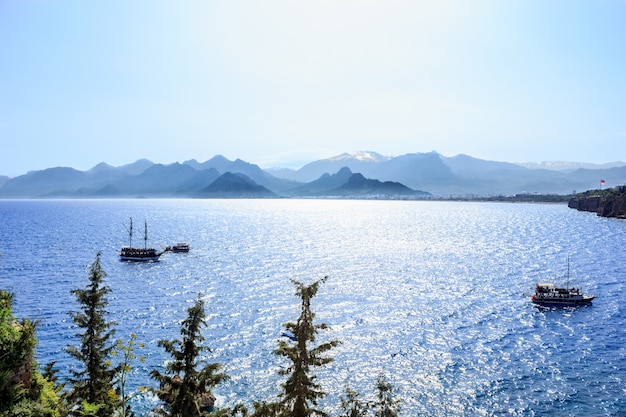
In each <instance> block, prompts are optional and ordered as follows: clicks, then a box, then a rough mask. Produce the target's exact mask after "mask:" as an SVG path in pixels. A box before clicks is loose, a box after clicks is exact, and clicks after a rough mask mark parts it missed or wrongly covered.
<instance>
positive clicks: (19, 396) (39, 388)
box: [0, 290, 59, 417]
mask: <svg viewBox="0 0 626 417" xmlns="http://www.w3.org/2000/svg"><path fill="white" fill-rule="evenodd" d="M13 298H14V296H13V294H11V293H9V292H7V291H4V290H0V415H2V416H24V417H38V416H41V417H44V416H46V417H56V416H59V407H58V402H59V397H58V395H57V392H56V391H55V389H54V384H53V383H52V382H51V381H50V380H48V379H46V378H45V377H44V376H43V375H42V374H41V372H40V371H39V369H38V366H37V363H36V361H35V360H34V350H35V346H36V345H37V339H36V337H35V323H34V322H33V321H31V320H21V321H18V320H17V319H16V318H15V317H14V316H13V312H12V307H13Z"/></svg>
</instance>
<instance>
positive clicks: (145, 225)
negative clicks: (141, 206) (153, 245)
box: [143, 220, 148, 249]
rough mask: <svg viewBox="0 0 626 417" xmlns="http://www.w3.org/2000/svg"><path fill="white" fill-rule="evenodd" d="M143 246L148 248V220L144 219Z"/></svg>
mask: <svg viewBox="0 0 626 417" xmlns="http://www.w3.org/2000/svg"><path fill="white" fill-rule="evenodd" d="M143 248H144V249H148V222H147V221H146V220H144V232H143Z"/></svg>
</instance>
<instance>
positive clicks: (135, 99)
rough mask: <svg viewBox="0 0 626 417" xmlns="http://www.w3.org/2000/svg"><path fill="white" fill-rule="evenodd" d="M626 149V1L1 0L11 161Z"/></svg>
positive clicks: (525, 154)
mask: <svg viewBox="0 0 626 417" xmlns="http://www.w3.org/2000/svg"><path fill="white" fill-rule="evenodd" d="M359 150H370V151H376V152H378V153H381V154H383V155H389V156H396V155H402V154H405V153H413V152H430V151H433V150H436V151H438V152H439V153H441V154H443V155H446V156H454V155H457V154H459V153H465V154H469V155H471V156H474V157H478V158H482V159H491V160H498V161H511V162H515V161H543V160H565V161H584V162H609V161H616V160H622V161H623V160H626V1H624V0H612V1H605V0H586V1H575V0H550V1H546V0H536V1H533V0H506V1H502V0H493V1H491V0H485V1H470V0H463V1H442V0H436V1H417V0H409V1H394V0H379V1H368V0H354V1H343V0H306V1H305V0H266V1H260V0H258V1H239V0H224V1H216V0H215V1H211V0H198V1H185V0H182V1H181V0H176V1H169V0H168V1H164V0H162V1H160V0H119V1H118V0H107V1H85V0H76V1H70V0H58V1H53V0H28V1H24V0H0V174H4V175H9V176H16V175H20V174H23V173H26V171H29V170H34V169H44V168H50V167H55V166H72V167H74V168H77V169H81V170H85V169H89V168H91V167H93V166H94V165H96V164H97V163H99V162H107V163H109V164H111V165H114V166H118V165H123V164H127V163H131V162H134V161H135V160H137V159H140V158H148V159H150V160H152V161H153V162H157V163H171V162H176V161H179V162H182V161H184V160H187V159H192V158H195V159H197V160H198V161H201V162H203V161H205V160H207V159H209V158H211V157H212V156H214V155H216V154H221V155H224V156H225V157H227V158H229V159H236V158H241V159H243V160H245V161H248V162H252V163H256V164H258V165H260V166H261V167H270V166H285V167H296V168H298V167H300V166H302V165H303V164H304V163H307V162H310V161H312V160H316V159H321V158H327V157H331V156H334V155H337V154H340V153H343V152H354V151H359Z"/></svg>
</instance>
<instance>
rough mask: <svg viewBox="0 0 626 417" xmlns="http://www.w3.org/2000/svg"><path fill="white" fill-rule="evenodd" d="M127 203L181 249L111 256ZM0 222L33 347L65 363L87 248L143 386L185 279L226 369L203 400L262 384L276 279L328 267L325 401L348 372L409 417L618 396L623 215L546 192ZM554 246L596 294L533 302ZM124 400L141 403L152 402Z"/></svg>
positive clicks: (192, 204)
mask: <svg viewBox="0 0 626 417" xmlns="http://www.w3.org/2000/svg"><path fill="white" fill-rule="evenodd" d="M131 216H132V217H133V218H134V219H135V220H136V221H137V222H138V223H143V220H144V219H145V220H146V221H147V222H148V226H149V228H150V236H149V242H150V244H152V245H154V246H156V247H160V246H166V245H170V244H173V243H175V242H177V241H189V242H190V243H191V251H190V252H189V253H188V254H174V253H167V254H165V255H163V256H162V258H161V261H160V262H157V263H149V264H133V263H124V262H120V261H118V251H119V248H120V247H121V246H122V245H125V244H127V239H128V236H127V234H126V230H125V228H124V224H127V223H128V218H129V217H131ZM0 220H1V221H2V223H1V224H2V231H1V234H2V235H1V236H0V237H1V239H0V253H2V254H3V257H2V258H1V259H0V287H2V288H6V289H9V290H11V291H13V292H15V294H16V299H15V300H16V301H15V309H16V314H17V315H18V316H20V317H22V316H26V317H34V318H38V319H40V320H41V325H40V327H39V328H38V336H39V339H40V345H39V348H38V352H39V353H38V357H39V360H40V362H41V363H44V364H45V363H47V362H49V361H52V360H55V361H57V364H58V366H59V367H60V368H61V373H62V374H64V375H66V374H67V370H68V369H69V367H70V366H73V365H75V364H74V363H73V362H72V361H71V360H70V358H69V357H68V355H67V354H64V352H63V348H64V347H65V346H67V345H70V344H76V343H77V340H76V338H75V333H76V329H75V328H73V326H72V323H71V320H70V319H69V316H68V314H67V313H68V312H69V311H75V310H76V309H78V305H77V303H76V301H75V299H73V297H72V296H71V294H70V290H71V289H75V288H81V287H84V286H85V285H86V280H87V276H88V267H89V265H90V263H91V262H93V260H94V259H95V254H96V253H97V252H98V251H101V252H102V264H103V267H104V269H105V271H106V272H107V274H108V276H107V284H108V285H109V286H110V287H111V289H112V293H111V295H110V297H109V311H110V313H111V314H110V315H111V319H112V320H115V321H116V322H117V337H120V338H125V339H127V338H128V337H129V335H130V333H132V332H134V333H137V334H138V336H139V339H140V341H141V342H143V343H145V344H146V347H145V351H144V352H141V353H142V354H145V355H146V356H147V360H146V362H145V363H144V364H141V365H139V366H138V368H137V369H135V370H134V372H133V375H132V378H131V385H132V386H133V387H134V388H137V387H138V386H140V385H154V383H153V381H151V380H150V379H149V375H148V374H149V372H150V370H151V369H154V368H156V367H158V368H161V367H163V366H164V363H165V361H166V360H167V359H168V358H167V357H166V355H165V353H164V352H163V351H162V349H160V348H158V346H157V343H158V340H160V339H172V338H178V337H180V334H179V329H180V322H181V320H182V319H184V318H185V315H186V310H187V308H189V306H190V305H191V304H192V303H193V302H194V300H195V299H196V298H197V297H198V295H199V294H200V296H201V297H203V298H204V300H205V301H206V311H207V314H208V327H207V329H206V331H205V336H206V344H207V345H208V346H210V347H211V349H212V350H211V352H208V353H207V356H206V360H208V361H209V362H220V363H222V364H223V365H224V371H225V372H226V373H227V374H229V375H230V376H231V380H230V381H228V382H227V383H224V384H222V385H220V386H219V387H218V388H217V390H216V394H217V396H218V400H219V404H218V405H233V404H234V403H236V402H239V401H243V402H245V403H247V404H250V403H251V402H252V401H260V400H272V399H274V398H275V396H276V395H277V393H278V392H279V383H280V382H281V381H282V380H281V378H280V377H279V376H277V375H276V371H277V370H278V369H279V368H280V367H281V366H283V365H285V363H284V362H281V359H280V358H279V357H277V356H275V355H273V354H272V351H273V350H274V349H275V348H276V346H277V340H278V339H279V338H280V334H281V331H282V324H283V323H285V322H287V321H293V320H295V319H296V318H297V316H298V314H299V300H298V298H296V297H295V295H294V293H295V289H294V287H293V285H292V284H291V283H290V280H291V279H293V280H297V281H301V282H303V283H310V282H313V281H314V280H317V279H320V278H322V277H324V276H329V279H328V281H327V282H326V283H325V284H324V285H322V287H321V288H320V291H319V293H318V296H317V297H316V298H315V299H314V300H313V308H314V310H315V312H316V320H317V322H320V323H321V322H324V323H327V324H328V325H329V326H330V330H329V331H326V332H323V333H322V334H320V335H319V337H318V340H317V341H318V342H322V341H325V340H331V339H338V340H341V341H342V344H341V345H340V346H339V347H337V348H336V349H334V350H332V351H331V355H332V356H333V357H334V358H335V361H334V362H332V363H331V364H330V365H329V366H327V367H326V368H324V369H320V370H317V371H316V374H317V375H318V378H319V382H320V383H321V385H322V387H323V389H324V390H325V391H326V392H327V393H328V396H327V398H326V399H325V400H324V401H323V404H322V406H323V407H324V409H325V410H326V411H327V412H330V413H331V414H333V415H336V414H338V410H339V400H338V398H339V396H342V395H343V394H344V391H345V388H346V387H347V386H349V387H351V388H353V389H356V390H357V391H358V392H360V393H362V396H363V397H364V398H365V399H373V395H374V387H375V381H376V378H377V377H378V375H380V374H381V373H382V374H384V375H385V376H386V377H387V379H388V380H389V382H391V383H392V384H393V387H394V392H395V393H396V395H397V397H398V398H400V399H401V409H402V412H401V414H402V415H407V416H408V415H425V416H466V415H478V416H480V415H484V416H495V415H509V416H517V415H519V416H522V415H524V416H527V415H536V416H539V415H559V416H561V415H572V416H574V415H598V414H600V415H619V414H620V413H625V412H626V402H625V400H624V398H625V392H624V379H625V378H626V350H625V349H624V348H623V345H624V339H625V337H624V336H625V335H624V332H625V330H624V328H623V326H622V323H623V322H624V313H623V311H622V306H623V305H624V302H626V300H625V299H624V298H625V296H624V284H623V283H624V278H626V273H625V272H624V270H623V269H622V266H621V265H622V264H623V259H624V255H625V245H624V241H625V237H626V232H625V228H626V223H624V222H623V221H618V220H614V219H603V218H598V217H596V216H594V215H592V214H589V213H580V212H577V211H574V210H570V209H568V208H567V207H566V206H564V205H544V204H498V203H455V202H410V201H349V200H331V201H329V200H99V201H80V200H79V201H63V200H58V201H0ZM136 244H143V241H140V240H137V242H136ZM567 257H570V258H571V267H572V280H573V281H575V283H576V285H577V286H581V287H582V288H583V290H584V291H585V292H591V293H595V295H596V296H597V299H596V300H595V301H594V304H593V305H592V306H589V307H584V308H577V309H542V308H537V307H535V306H533V305H531V303H530V302H529V300H528V298H527V297H524V294H525V293H529V292H530V291H532V289H533V286H534V284H535V283H536V282H538V281H554V282H561V283H563V279H564V274H565V273H566V268H567ZM133 404H134V408H135V411H136V412H137V413H139V414H140V415H141V414H145V413H147V411H148V410H149V409H150V408H151V407H154V406H155V405H157V403H156V400H155V399H154V398H151V397H149V396H145V395H138V396H137V397H136V398H135V400H134V403H133Z"/></svg>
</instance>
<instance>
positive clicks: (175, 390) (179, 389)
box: [150, 296, 228, 417]
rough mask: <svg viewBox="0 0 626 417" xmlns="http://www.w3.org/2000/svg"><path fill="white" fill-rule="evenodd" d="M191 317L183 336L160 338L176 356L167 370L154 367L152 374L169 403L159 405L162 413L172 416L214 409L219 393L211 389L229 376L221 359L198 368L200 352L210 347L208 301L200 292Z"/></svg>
mask: <svg viewBox="0 0 626 417" xmlns="http://www.w3.org/2000/svg"><path fill="white" fill-rule="evenodd" d="M187 311H188V317H187V319H185V320H184V321H183V323H182V326H181V330H180V333H181V336H182V340H178V339H174V340H160V341H159V346H161V347H163V348H164V349H165V351H166V352H167V353H169V354H170V355H171V356H172V359H173V360H172V361H171V362H169V363H168V364H167V366H166V373H165V374H161V373H160V372H159V371H158V370H153V371H152V372H151V373H150V375H151V376H152V378H153V379H155V380H156V381H157V382H158V383H159V389H157V390H155V389H152V391H153V392H155V393H156V395H157V396H158V397H159V398H160V399H161V400H162V401H164V402H165V403H166V405H167V407H166V408H165V409H157V410H155V411H157V412H158V413H159V414H161V415H165V416H171V417H195V416H200V415H202V414H203V413H206V412H209V411H212V410H213V402H214V400H215V397H213V395H212V394H211V389H212V388H214V387H215V386H217V385H218V384H219V383H220V382H222V381H223V380H225V379H226V378H228V376H227V375H226V374H223V373H219V370H220V369H221V365H220V364H219V363H213V364H206V365H205V366H204V367H202V369H200V370H198V369H197V367H198V365H200V364H199V356H200V353H201V352H202V351H204V350H210V349H209V348H207V347H204V346H202V345H201V343H202V342H203V341H204V337H203V336H202V332H201V330H202V328H203V327H206V321H205V317H206V316H205V310H204V302H203V301H202V299H201V298H200V296H198V300H197V301H196V303H195V304H194V305H193V306H192V307H190V308H189V310H187Z"/></svg>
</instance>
